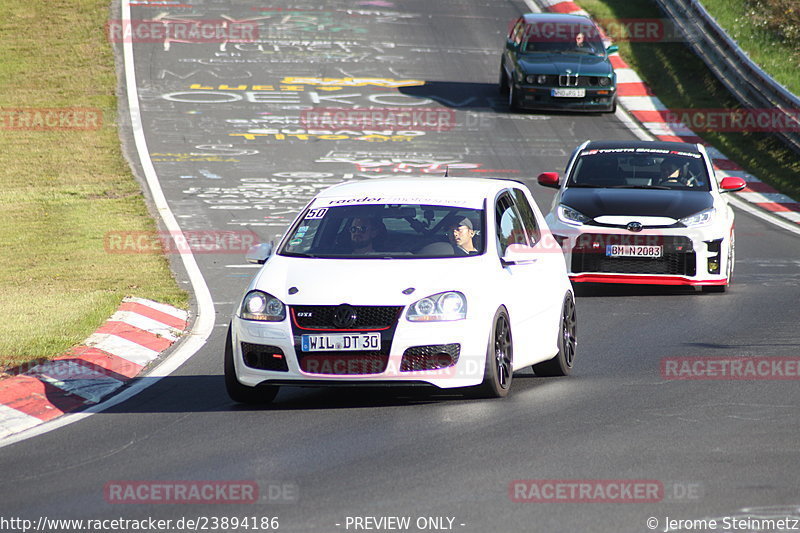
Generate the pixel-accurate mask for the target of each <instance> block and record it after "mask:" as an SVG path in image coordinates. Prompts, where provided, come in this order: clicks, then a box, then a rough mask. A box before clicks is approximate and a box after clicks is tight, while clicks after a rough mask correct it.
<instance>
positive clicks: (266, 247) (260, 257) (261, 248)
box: [244, 242, 273, 265]
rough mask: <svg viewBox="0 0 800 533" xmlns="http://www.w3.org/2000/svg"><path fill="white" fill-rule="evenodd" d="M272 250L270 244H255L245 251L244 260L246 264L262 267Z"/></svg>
mask: <svg viewBox="0 0 800 533" xmlns="http://www.w3.org/2000/svg"><path fill="white" fill-rule="evenodd" d="M272 248H273V244H272V243H271V242H262V243H261V244H256V245H255V246H251V247H250V249H249V250H247V254H245V256H244V258H245V259H246V260H247V262H248V263H253V264H255V265H263V264H264V263H266V262H267V259H269V256H271V255H272Z"/></svg>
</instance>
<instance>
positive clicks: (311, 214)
mask: <svg viewBox="0 0 800 533" xmlns="http://www.w3.org/2000/svg"><path fill="white" fill-rule="evenodd" d="M327 212H328V208H327V207H320V208H319V209H310V210H309V211H308V214H307V215H306V220H315V219H318V218H322V217H324V216H325V213H327Z"/></svg>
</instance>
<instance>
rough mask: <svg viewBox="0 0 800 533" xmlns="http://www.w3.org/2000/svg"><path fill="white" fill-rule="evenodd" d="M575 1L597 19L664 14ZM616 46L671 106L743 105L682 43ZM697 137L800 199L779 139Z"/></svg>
mask: <svg viewBox="0 0 800 533" xmlns="http://www.w3.org/2000/svg"><path fill="white" fill-rule="evenodd" d="M719 1H720V2H721V3H725V2H728V0H719ZM576 3H577V4H578V5H580V6H581V7H582V8H583V9H585V10H586V11H588V12H589V13H590V14H591V15H592V17H594V18H595V19H597V20H603V19H637V18H644V19H653V18H662V17H664V15H663V14H662V12H661V11H660V10H659V9H658V6H657V5H656V4H655V3H654V2H652V1H651V0H639V1H637V2H631V1H630V0H577V2H576ZM615 44H618V45H619V47H620V55H621V56H622V58H623V59H624V60H625V61H626V62H627V63H628V64H629V65H630V66H631V68H633V69H634V70H636V72H638V73H639V75H640V76H641V77H642V79H643V80H644V82H645V83H647V84H648V85H649V86H650V88H651V89H652V90H653V91H654V92H655V93H656V94H657V95H658V97H659V98H660V99H661V100H662V101H663V102H664V104H665V105H666V106H667V107H668V108H670V109H719V108H725V109H738V108H741V107H742V106H741V105H740V104H739V103H738V101H736V100H735V99H734V98H733V97H732V96H731V95H730V93H729V92H728V91H727V90H726V89H725V87H724V86H723V85H722V84H721V83H720V82H719V81H718V80H717V79H716V78H715V77H714V75H713V74H712V73H711V71H709V70H708V68H707V67H706V66H705V63H703V62H702V61H701V60H700V59H699V58H698V57H697V56H696V55H695V54H694V53H693V52H692V51H691V49H690V48H689V47H688V46H686V45H684V44H683V43H647V42H631V41H625V40H620V41H619V42H617V43H615ZM699 135H701V136H702V137H703V139H705V140H706V141H707V142H709V143H710V144H712V145H713V146H715V147H716V148H718V149H719V150H721V151H722V152H723V153H724V154H725V155H727V156H728V157H729V158H731V159H733V160H734V161H736V162H737V163H739V165H741V166H742V167H743V168H744V169H745V170H747V171H748V172H750V173H751V174H753V175H755V176H757V177H758V178H759V179H761V180H762V181H764V182H766V183H769V184H770V185H772V186H773V187H775V188H776V189H778V190H779V191H781V192H783V193H784V194H787V195H789V196H791V197H793V198H795V199H798V198H800V157H798V156H797V154H795V153H794V152H792V151H791V150H790V149H789V148H787V147H786V145H784V144H783V143H782V142H781V141H780V139H779V138H777V137H775V136H774V135H770V134H767V133H757V132H743V133H739V132H737V133H727V132H702V133H699Z"/></svg>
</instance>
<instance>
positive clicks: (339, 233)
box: [225, 177, 577, 403]
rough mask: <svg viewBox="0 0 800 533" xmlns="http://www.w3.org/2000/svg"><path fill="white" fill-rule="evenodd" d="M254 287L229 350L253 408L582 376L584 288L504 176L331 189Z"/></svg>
mask: <svg viewBox="0 0 800 533" xmlns="http://www.w3.org/2000/svg"><path fill="white" fill-rule="evenodd" d="M248 259H249V260H250V261H253V262H259V263H263V267H262V268H261V270H260V271H259V272H258V274H257V275H256V276H255V278H254V279H253V280H252V282H251V283H250V286H249V287H248V288H247V290H246V292H245V294H244V296H243V298H242V301H241V304H240V305H239V306H238V310H237V311H236V313H235V316H234V317H233V320H232V322H231V325H230V328H229V331H228V337H227V342H226V347H225V382H226V386H227V390H228V393H229V395H230V397H231V398H232V399H233V400H235V401H238V402H243V403H267V402H270V401H272V400H273V399H274V398H275V396H276V394H277V393H278V390H279V388H280V387H281V386H334V385H355V384H362V385H363V384H367V385H376V386H383V385H415V384H419V385H433V386H435V387H439V388H442V389H450V388H467V390H468V391H470V392H476V393H478V394H479V395H481V396H486V397H502V396H505V395H506V394H507V393H508V390H509V387H510V385H511V378H512V373H513V372H514V371H515V370H517V369H521V368H524V367H527V366H531V365H533V369H534V371H535V372H536V373H537V374H539V375H545V376H561V375H566V374H568V373H569V372H570V370H571V368H572V365H573V361H574V356H575V348H576V342H577V341H576V334H575V331H576V315H575V301H574V298H573V294H572V287H571V285H570V281H569V278H568V276H567V272H566V268H565V265H564V259H563V256H562V253H561V249H560V248H559V247H558V246H557V244H556V243H555V242H554V240H553V237H552V235H551V233H550V230H549V229H548V228H547V225H546V224H545V221H544V218H543V216H542V214H541V212H540V211H539V210H538V208H537V207H536V204H535V203H534V201H533V199H532V197H531V195H530V192H529V191H528V189H527V188H526V187H525V186H524V185H523V184H522V183H519V182H516V181H510V180H495V179H485V178H478V179H463V178H431V177H425V178H402V179H399V178H398V179H394V178H392V179H380V180H369V181H358V182H349V183H344V184H339V185H336V186H333V187H331V188H329V189H327V190H325V191H323V192H321V193H320V194H319V195H317V196H316V197H315V198H314V199H313V200H312V201H311V202H310V203H309V204H308V205H307V206H306V208H305V209H304V210H303V211H302V212H301V213H300V215H299V216H298V217H297V219H296V220H295V221H294V223H293V224H292V225H291V227H290V229H289V231H287V232H286V234H285V235H284V237H283V238H282V239H281V241H280V243H279V244H278V245H277V247H276V248H275V249H273V248H272V245H270V244H263V245H260V246H259V247H256V249H254V250H251V252H250V253H249V254H248Z"/></svg>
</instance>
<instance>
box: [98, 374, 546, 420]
mask: <svg viewBox="0 0 800 533" xmlns="http://www.w3.org/2000/svg"><path fill="white" fill-rule="evenodd" d="M148 379H150V380H152V379H153V378H147V377H143V378H139V380H143V381H146V380H148ZM553 380H554V378H542V377H539V376H536V375H534V374H533V372H532V371H531V370H530V368H527V369H522V370H520V371H517V372H515V373H514V384H513V386H512V391H511V395H514V394H520V393H522V392H524V391H527V390H532V389H534V388H537V387H539V386H542V385H544V384H545V383H551V382H553ZM492 401H503V400H496V399H483V398H475V397H474V396H471V395H470V393H469V392H460V391H458V392H457V391H444V390H442V389H437V388H435V387H432V386H431V387H426V386H414V387H395V386H393V387H383V388H378V387H288V386H286V387H283V386H282V387H281V390H280V392H279V394H278V396H277V398H276V399H275V401H273V402H272V403H270V404H267V405H263V406H260V405H244V404H237V403H235V402H233V401H232V400H231V399H230V398H229V397H228V395H227V392H226V391H225V383H224V378H223V376H222V375H205V376H167V377H165V378H162V379H161V380H160V381H159V382H158V383H154V384H153V385H152V386H150V387H148V388H147V389H145V390H144V391H142V392H141V393H139V394H137V395H136V396H134V397H133V398H131V399H130V400H128V401H126V402H123V403H121V404H119V405H115V406H113V407H110V408H109V409H106V410H105V411H104V412H105V413H109V414H124V413H193V412H194V413H200V412H214V411H237V412H238V411H292V410H331V409H365V408H381V407H402V406H411V405H428V404H443V403H447V402H466V403H472V402H492Z"/></svg>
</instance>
